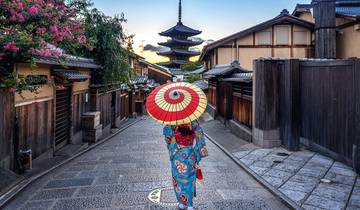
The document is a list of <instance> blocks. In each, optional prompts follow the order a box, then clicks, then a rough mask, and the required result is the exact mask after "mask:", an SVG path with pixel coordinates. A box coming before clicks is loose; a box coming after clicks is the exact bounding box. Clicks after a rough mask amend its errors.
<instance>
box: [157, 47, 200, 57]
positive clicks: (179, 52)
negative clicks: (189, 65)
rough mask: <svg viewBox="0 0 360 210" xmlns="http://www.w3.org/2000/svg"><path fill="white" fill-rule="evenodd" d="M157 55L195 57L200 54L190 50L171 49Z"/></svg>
mask: <svg viewBox="0 0 360 210" xmlns="http://www.w3.org/2000/svg"><path fill="white" fill-rule="evenodd" d="M158 55H162V56H170V55H182V56H196V55H200V52H194V51H190V50H179V49H171V50H169V51H165V52H159V53H158Z"/></svg>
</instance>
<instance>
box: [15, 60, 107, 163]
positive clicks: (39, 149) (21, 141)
mask: <svg viewBox="0 0 360 210" xmlns="http://www.w3.org/2000/svg"><path fill="white" fill-rule="evenodd" d="M36 62H37V68H36V69H35V70H33V69H30V67H29V64H28V63H16V64H15V67H14V70H15V72H17V74H19V75H23V76H25V77H27V78H30V77H34V76H35V75H36V76H37V77H41V78H44V79H50V80H52V81H54V83H53V84H48V83H46V80H44V82H41V81H40V82H37V83H36V84H33V85H34V86H38V88H39V89H38V90H37V91H36V92H35V93H32V92H29V91H25V92H22V93H21V94H19V93H17V94H16V95H15V113H16V114H15V119H16V120H15V122H16V132H15V133H16V135H15V136H16V138H15V139H14V142H16V145H15V148H14V151H20V150H29V149H31V150H32V155H33V158H37V157H39V156H41V155H43V154H44V153H53V152H54V151H57V150H59V149H61V148H62V147H63V146H64V145H66V144H81V143H82V127H81V117H82V114H83V113H85V112H87V111H88V110H89V109H90V103H89V102H90V101H89V100H90V78H91V72H92V70H93V69H98V68H100V66H98V65H96V64H95V63H94V61H93V60H90V59H85V58H77V57H73V56H66V58H65V60H64V61H60V60H58V59H54V58H43V57H39V58H38V59H37V60H36Z"/></svg>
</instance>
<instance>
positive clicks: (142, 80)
mask: <svg viewBox="0 0 360 210" xmlns="http://www.w3.org/2000/svg"><path fill="white" fill-rule="evenodd" d="M147 80H148V77H147V76H138V77H135V78H134V79H133V80H132V83H133V84H145V83H146V82H147Z"/></svg>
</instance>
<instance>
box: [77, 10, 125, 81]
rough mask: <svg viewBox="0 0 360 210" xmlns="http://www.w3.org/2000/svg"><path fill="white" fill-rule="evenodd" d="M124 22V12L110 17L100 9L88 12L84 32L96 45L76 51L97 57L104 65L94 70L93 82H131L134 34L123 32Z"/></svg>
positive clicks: (85, 17) (85, 15)
mask: <svg viewBox="0 0 360 210" xmlns="http://www.w3.org/2000/svg"><path fill="white" fill-rule="evenodd" d="M124 22H126V19H125V18H124V14H121V15H117V16H114V17H110V16H106V15H105V14H104V13H102V12H101V11H99V10H97V9H92V10H90V11H86V12H85V14H84V26H85V35H86V37H88V40H89V42H90V43H91V44H92V45H93V46H94V48H93V50H91V51H90V50H89V49H88V48H86V47H83V48H78V49H77V53H78V54H82V55H83V56H86V57H89V58H94V59H95V61H96V62H97V63H98V64H100V65H101V66H102V67H103V69H101V70H98V71H97V72H95V75H94V76H93V83H96V84H113V83H119V82H127V81H129V76H130V74H131V68H130V64H129V55H130V53H131V52H130V51H131V45H132V36H127V35H126V34H125V33H124V31H123V26H122V25H123V23H124Z"/></svg>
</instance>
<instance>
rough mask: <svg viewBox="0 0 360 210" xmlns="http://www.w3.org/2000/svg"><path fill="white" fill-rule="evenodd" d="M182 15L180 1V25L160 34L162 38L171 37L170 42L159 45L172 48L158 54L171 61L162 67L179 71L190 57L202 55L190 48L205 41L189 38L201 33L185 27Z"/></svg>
mask: <svg viewBox="0 0 360 210" xmlns="http://www.w3.org/2000/svg"><path fill="white" fill-rule="evenodd" d="M181 13H182V7H181V0H179V21H178V23H177V24H176V26H174V27H172V28H170V29H168V30H166V31H164V32H161V33H160V35H161V36H165V37H170V39H169V40H168V41H166V42H162V43H159V45H161V46H165V47H168V48H170V50H168V51H165V52H159V53H158V54H159V55H161V56H165V57H168V58H169V59H170V61H168V62H164V63H160V65H162V66H166V67H168V68H171V69H179V68H180V66H182V65H185V64H187V63H188V62H189V59H190V57H193V56H198V55H200V52H195V51H192V50H189V48H190V47H193V46H196V45H200V44H202V43H203V41H202V40H200V39H197V40H196V39H191V38H189V37H193V36H196V35H199V34H200V33H201V31H198V30H195V29H192V28H189V27H187V26H185V25H184V24H183V23H182V21H181V15H182V14H181Z"/></svg>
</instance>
